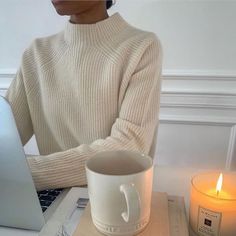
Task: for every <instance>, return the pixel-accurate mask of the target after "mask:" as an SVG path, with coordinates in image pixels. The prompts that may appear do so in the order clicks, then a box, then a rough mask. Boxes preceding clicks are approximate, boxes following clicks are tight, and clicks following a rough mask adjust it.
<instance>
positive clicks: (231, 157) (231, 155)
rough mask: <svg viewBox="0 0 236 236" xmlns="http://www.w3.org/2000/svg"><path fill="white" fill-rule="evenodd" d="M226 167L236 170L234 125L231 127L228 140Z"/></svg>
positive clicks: (235, 131) (235, 129) (235, 134)
mask: <svg viewBox="0 0 236 236" xmlns="http://www.w3.org/2000/svg"><path fill="white" fill-rule="evenodd" d="M226 169H228V170H236V125H235V126H233V127H232V128H231V133H230V141H229V146H228V153H227V159H226Z"/></svg>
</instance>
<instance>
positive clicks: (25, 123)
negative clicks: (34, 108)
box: [6, 63, 33, 145]
mask: <svg viewBox="0 0 236 236" xmlns="http://www.w3.org/2000/svg"><path fill="white" fill-rule="evenodd" d="M6 99H7V100H8V102H9V103H10V105H11V108H12V112H13V115H14V118H15V121H16V126H17V128H18V132H19V134H20V138H21V141H22V144H23V145H25V144H26V143H27V142H28V141H29V139H30V138H31V137H32V135H33V125H32V121H31V116H30V112H29V107H28V102H27V96H26V90H25V86H24V66H23V63H22V66H21V67H20V69H19V70H18V72H17V74H16V76H15V78H14V80H13V81H12V83H11V85H10V87H9V89H8V91H7V94H6Z"/></svg>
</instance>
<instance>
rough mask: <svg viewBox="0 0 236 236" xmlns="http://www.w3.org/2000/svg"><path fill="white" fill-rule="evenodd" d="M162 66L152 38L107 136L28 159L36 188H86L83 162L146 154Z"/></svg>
mask: <svg viewBox="0 0 236 236" xmlns="http://www.w3.org/2000/svg"><path fill="white" fill-rule="evenodd" d="M161 66H162V49H161V45H160V42H159V40H158V39H157V38H155V39H154V40H153V41H152V43H150V45H149V46H148V47H147V48H146V49H145V51H144V53H143V55H142V57H141V59H140V61H139V62H138V64H137V66H136V68H135V71H134V73H133V74H132V76H131V78H130V82H129V85H128V87H127V90H126V93H125V96H124V99H123V102H122V105H121V109H120V111H119V117H118V118H117V119H116V121H115V123H114V124H113V126H112V129H111V133H110V136H108V137H106V138H105V139H98V140H95V141H94V142H92V143H91V144H82V145H80V146H78V147H76V148H73V149H69V150H66V151H62V152H57V153H53V154H50V155H46V156H34V157H28V163H29V166H30V168H31V172H32V176H33V179H34V181H35V185H36V188H37V189H38V190H42V189H47V188H63V187H71V186H80V185H85V184H86V183H87V181H86V174H85V162H86V160H87V159H88V158H89V157H91V156H93V155H95V154H96V153H98V152H101V151H108V150H109V151H111V150H121V149H126V150H131V151H132V150H133V151H140V152H143V153H148V152H149V149H150V146H151V144H152V140H153V135H154V132H155V129H156V126H157V123H158V113H159V104H160V88H161Z"/></svg>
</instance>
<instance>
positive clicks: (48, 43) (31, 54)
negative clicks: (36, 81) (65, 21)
mask: <svg viewBox="0 0 236 236" xmlns="http://www.w3.org/2000/svg"><path fill="white" fill-rule="evenodd" d="M66 48H67V46H66V44H65V42H64V38H63V32H59V33H57V34H53V35H50V36H47V37H40V38H35V39H34V40H33V41H32V42H31V43H30V45H29V46H28V47H27V48H26V50H25V51H24V53H23V60H27V61H28V62H32V63H34V65H37V64H38V65H40V66H42V65H44V64H47V62H48V61H51V60H54V58H57V57H60V56H61V54H63V53H64V51H66Z"/></svg>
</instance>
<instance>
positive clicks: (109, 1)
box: [106, 0, 113, 9]
mask: <svg viewBox="0 0 236 236" xmlns="http://www.w3.org/2000/svg"><path fill="white" fill-rule="evenodd" d="M106 1H107V9H109V8H111V6H112V4H113V1H112V0H106Z"/></svg>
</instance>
